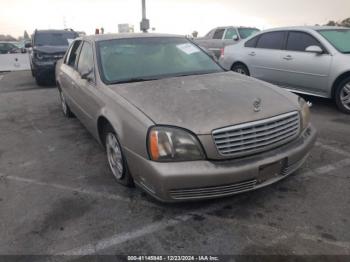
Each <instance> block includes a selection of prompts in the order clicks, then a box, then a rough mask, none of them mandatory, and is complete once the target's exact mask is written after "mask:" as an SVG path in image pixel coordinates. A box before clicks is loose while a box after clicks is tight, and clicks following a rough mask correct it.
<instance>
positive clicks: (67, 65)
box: [57, 40, 82, 115]
mask: <svg viewBox="0 0 350 262" xmlns="http://www.w3.org/2000/svg"><path fill="white" fill-rule="evenodd" d="M81 44H82V41H81V40H76V41H74V42H73V43H72V45H71V47H70V49H69V50H68V53H67V55H66V57H65V59H64V61H63V63H62V64H61V68H60V69H59V70H58V76H57V78H58V79H59V83H60V85H61V88H62V90H63V92H64V94H65V97H66V101H67V103H68V105H69V106H70V108H71V109H72V111H73V112H74V113H75V114H77V115H79V111H80V110H79V106H78V103H77V101H76V99H75V98H74V93H75V89H76V83H75V79H76V77H77V75H78V72H77V71H76V67H77V58H78V55H79V51H80V48H81Z"/></svg>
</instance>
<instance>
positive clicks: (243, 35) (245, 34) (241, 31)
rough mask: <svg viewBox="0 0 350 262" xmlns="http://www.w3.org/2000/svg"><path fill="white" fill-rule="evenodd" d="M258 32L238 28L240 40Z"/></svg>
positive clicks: (251, 29) (254, 29)
mask: <svg viewBox="0 0 350 262" xmlns="http://www.w3.org/2000/svg"><path fill="white" fill-rule="evenodd" d="M259 31H260V30H259V29H257V28H238V32H239V35H240V36H241V38H242V39H246V38H248V37H249V36H251V35H254V34H256V33H257V32H259Z"/></svg>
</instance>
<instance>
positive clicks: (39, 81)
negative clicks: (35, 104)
mask: <svg viewBox="0 0 350 262" xmlns="http://www.w3.org/2000/svg"><path fill="white" fill-rule="evenodd" d="M35 82H36V84H37V85H38V86H44V85H46V81H45V79H44V78H43V77H40V76H38V75H36V76H35Z"/></svg>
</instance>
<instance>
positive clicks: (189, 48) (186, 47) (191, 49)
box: [176, 43, 200, 55]
mask: <svg viewBox="0 0 350 262" xmlns="http://www.w3.org/2000/svg"><path fill="white" fill-rule="evenodd" d="M176 47H177V48H179V49H180V50H181V51H182V52H184V53H186V54H188V55H191V54H193V53H198V52H200V51H199V49H198V48H197V47H196V46H194V45H192V44H190V43H186V44H181V45H177V46H176Z"/></svg>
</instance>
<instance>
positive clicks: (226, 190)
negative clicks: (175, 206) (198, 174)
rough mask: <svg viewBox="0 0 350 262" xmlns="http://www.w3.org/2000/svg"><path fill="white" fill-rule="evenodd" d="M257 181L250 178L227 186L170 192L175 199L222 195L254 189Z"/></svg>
mask: <svg viewBox="0 0 350 262" xmlns="http://www.w3.org/2000/svg"><path fill="white" fill-rule="evenodd" d="M256 182H257V181H256V180H250V181H245V182H240V183H236V184H231V185H225V186H215V187H203V188H192V189H174V190H170V192H169V193H170V196H171V197H172V198H173V199H177V200H184V199H196V198H212V197H221V196H228V195H233V194H238V193H242V192H245V191H249V190H252V189H254V187H255V185H256Z"/></svg>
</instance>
